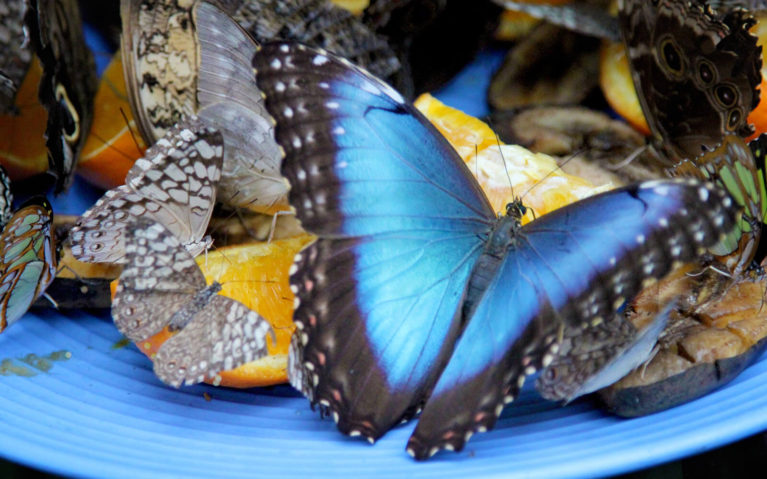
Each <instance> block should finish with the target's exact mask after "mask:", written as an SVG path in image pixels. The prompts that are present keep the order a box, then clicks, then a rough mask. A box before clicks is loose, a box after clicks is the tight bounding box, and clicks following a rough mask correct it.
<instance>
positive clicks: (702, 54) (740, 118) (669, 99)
mask: <svg viewBox="0 0 767 479" xmlns="http://www.w3.org/2000/svg"><path fill="white" fill-rule="evenodd" d="M619 8H620V12H619V19H620V25H621V30H622V33H623V38H624V41H625V43H626V46H627V49H628V56H629V59H630V64H631V73H632V77H633V79H634V86H635V87H636V90H637V95H638V96H639V102H640V104H641V106H642V111H643V112H644V114H645V118H646V119H647V123H648V125H649V127H650V130H651V132H652V143H653V145H654V146H655V148H656V150H657V152H658V153H659V154H660V155H662V156H663V157H664V158H665V159H666V160H668V162H669V163H674V162H676V161H678V160H681V159H684V158H694V157H696V156H698V155H700V154H701V153H703V152H704V151H706V150H711V149H713V148H714V147H716V146H717V145H718V144H720V143H721V142H722V139H723V137H724V136H725V135H727V134H736V135H739V136H748V135H750V134H751V133H753V131H754V130H753V127H752V126H750V125H749V124H748V121H747V117H748V114H749V112H751V110H753V109H754V108H755V107H756V105H757V104H758V103H759V91H758V90H756V87H757V85H759V83H760V82H761V74H760V68H761V65H762V60H761V50H762V49H761V47H759V46H757V45H756V37H755V36H754V35H752V34H750V33H749V32H748V29H749V28H750V27H751V26H753V25H754V23H755V21H754V19H753V18H752V17H750V16H748V15H747V14H746V13H745V12H744V11H743V10H740V9H733V10H731V11H729V12H727V13H724V14H721V13H718V12H716V11H714V10H712V9H711V8H710V7H708V6H706V5H705V4H703V3H701V2H699V1H670V0H656V1H646V0H622V1H620V2H619Z"/></svg>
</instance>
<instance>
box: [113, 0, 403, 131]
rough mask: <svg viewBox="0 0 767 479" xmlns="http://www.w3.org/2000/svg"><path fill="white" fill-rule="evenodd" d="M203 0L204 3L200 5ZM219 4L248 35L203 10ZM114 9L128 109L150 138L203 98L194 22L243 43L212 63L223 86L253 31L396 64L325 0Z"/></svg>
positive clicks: (162, 0)
mask: <svg viewBox="0 0 767 479" xmlns="http://www.w3.org/2000/svg"><path fill="white" fill-rule="evenodd" d="M205 4H207V6H203V5H205ZM218 7H221V8H222V9H223V10H224V11H225V14H228V15H231V16H232V17H234V20H235V21H236V22H238V23H239V24H240V25H242V27H243V28H244V31H246V32H247V34H248V35H252V38H250V37H248V38H247V40H243V39H241V36H242V33H243V32H241V31H235V30H234V29H232V28H231V27H230V26H229V25H225V24H221V25H220V26H219V24H218V23H217V21H218V20H217V19H215V18H206V15H208V14H215V15H216V16H217V17H219V16H220V14H218V13H215V11H214V10H213V9H214V8H215V9H216V10H219V8H218ZM200 8H203V10H204V13H203V14H202V15H199V14H198V12H197V10H198V9H200ZM120 10H121V15H120V16H121V18H122V26H123V35H122V42H121V43H122V55H123V56H122V58H123V62H124V65H125V71H126V83H127V88H128V95H129V99H130V103H131V110H132V111H133V115H134V117H135V118H137V119H138V124H139V130H140V132H141V135H142V136H143V137H144V139H145V140H146V141H147V142H149V143H150V144H151V143H153V142H154V141H155V140H156V139H157V138H159V137H161V136H162V135H163V134H164V133H165V131H166V130H167V129H168V128H170V127H171V126H173V125H174V124H176V123H177V122H178V121H180V120H181V119H183V118H185V117H187V116H188V115H192V114H197V113H198V111H199V109H200V108H202V107H204V106H205V102H204V99H202V98H198V95H200V93H199V92H198V90H197V88H198V83H202V82H203V81H204V80H202V79H200V78H199V74H200V73H201V72H199V69H200V68H201V67H202V65H201V61H203V62H204V61H205V60H204V58H203V57H202V56H203V55H204V53H203V52H201V48H202V45H201V44H200V41H199V40H198V30H199V28H200V22H207V23H208V24H209V25H210V26H209V27H206V28H208V29H211V28H221V29H222V30H223V32H222V33H223V34H224V35H227V34H231V35H233V37H232V38H231V39H229V42H235V43H237V44H238V45H239V46H240V47H242V48H243V50H229V51H227V52H226V53H227V54H234V56H233V57H232V58H230V57H229V56H225V57H224V58H223V59H221V60H218V61H217V63H216V66H224V68H225V69H224V70H223V71H220V72H217V73H218V74H219V75H220V77H219V81H222V82H224V84H225V85H227V86H235V87H236V86H237V85H236V84H235V82H236V78H235V79H229V78H226V76H225V72H228V71H229V70H230V67H229V66H227V65H225V62H226V60H229V61H232V60H233V61H232V64H233V65H232V66H234V67H235V69H236V67H237V65H236V63H237V61H238V55H239V56H242V55H245V54H248V53H251V54H252V52H250V50H252V49H253V47H252V46H250V45H248V44H247V43H248V41H250V42H252V41H253V39H256V40H257V41H266V40H273V39H280V38H281V39H294V40H300V41H304V42H308V43H314V44H317V45H318V46H324V47H327V48H329V49H330V50H331V51H335V52H337V53H338V54H340V55H343V56H346V57H347V58H350V59H352V60H353V61H355V62H357V63H361V64H364V65H366V66H368V67H370V68H372V69H373V70H374V71H376V72H377V73H378V74H381V75H384V76H388V75H390V74H392V73H394V72H396V71H397V70H398V69H399V63H398V60H397V58H396V56H395V55H394V52H392V51H391V49H390V48H389V47H388V45H387V44H386V41H385V39H383V38H382V37H379V36H377V35H376V34H375V33H373V32H372V31H370V30H369V29H368V28H367V27H365V26H364V25H363V24H362V23H361V22H360V21H359V19H357V17H355V16H354V15H352V14H351V13H349V12H348V11H346V10H344V9H342V8H340V7H338V6H336V5H334V4H332V3H331V2H330V1H328V0H300V1H296V0H291V1H285V0H222V1H216V2H205V1H202V0H194V1H190V2H177V1H175V0H121V4H120ZM210 38H212V39H215V37H210ZM224 38H225V37H224ZM229 42H227V43H229ZM227 46H229V45H227ZM222 47H223V45H222ZM222 49H223V48H222ZM248 58H250V56H248ZM246 65H247V63H246Z"/></svg>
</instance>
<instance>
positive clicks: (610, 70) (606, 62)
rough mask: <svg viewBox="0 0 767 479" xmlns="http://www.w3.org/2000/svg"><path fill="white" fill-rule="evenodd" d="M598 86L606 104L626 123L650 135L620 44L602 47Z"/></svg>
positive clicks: (626, 59)
mask: <svg viewBox="0 0 767 479" xmlns="http://www.w3.org/2000/svg"><path fill="white" fill-rule="evenodd" d="M599 85H600V86H601V87H602V93H604V95H605V98H606V99H607V103H609V104H610V106H611V107H612V108H613V110H615V112H616V113H618V114H619V115H620V116H622V117H623V118H624V119H625V120H626V121H628V122H629V123H630V124H631V126H633V127H634V128H636V129H637V130H639V131H640V132H642V134H644V135H649V134H650V127H648V126H647V121H646V120H645V118H644V113H642V107H641V105H640V104H639V97H637V92H636V89H635V88H634V80H632V79H631V70H630V69H629V59H628V56H626V49H625V48H624V46H623V44H622V43H605V44H604V45H603V46H602V52H601V56H600V69H599Z"/></svg>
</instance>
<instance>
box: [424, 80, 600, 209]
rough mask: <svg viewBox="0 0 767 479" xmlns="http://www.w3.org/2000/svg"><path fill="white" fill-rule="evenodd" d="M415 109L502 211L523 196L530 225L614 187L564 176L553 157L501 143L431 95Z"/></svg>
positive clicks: (486, 128) (484, 127)
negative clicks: (444, 138) (465, 165)
mask: <svg viewBox="0 0 767 479" xmlns="http://www.w3.org/2000/svg"><path fill="white" fill-rule="evenodd" d="M415 106H416V108H418V109H419V110H420V111H421V113H423V114H424V115H425V116H426V118H428V119H429V121H431V122H432V123H433V124H434V125H435V126H436V127H437V129H438V130H439V131H440V132H441V133H442V134H443V135H445V137H446V138H447V139H448V141H449V142H450V144H451V145H453V148H455V149H456V151H457V152H458V154H459V155H460V156H461V158H463V160H464V161H465V162H466V164H467V166H468V167H469V170H471V172H472V173H473V174H474V176H475V177H476V178H477V181H479V184H480V185H481V186H482V189H483V190H484V191H485V194H486V195H487V196H488V199H489V200H490V204H491V205H492V206H493V209H494V210H495V211H497V212H499V213H505V210H506V205H507V204H508V203H510V202H512V201H513V200H514V198H515V196H522V200H523V201H524V203H525V205H526V206H528V207H529V208H530V210H529V211H528V213H527V215H526V216H525V222H527V221H530V220H532V219H533V218H534V217H535V216H541V215H543V214H546V213H548V212H549V211H553V210H555V209H557V208H561V207H562V206H564V205H566V204H568V203H572V202H573V201H576V200H579V199H582V198H585V197H587V196H590V195H593V194H596V193H600V192H602V191H606V190H608V189H610V188H611V187H612V185H611V184H609V183H608V184H605V185H602V186H594V185H593V184H592V183H590V182H589V181H587V180H584V179H582V178H579V177H577V176H572V175H568V174H566V173H563V172H562V170H561V169H560V168H559V166H558V165H557V162H556V160H554V158H552V157H550V156H548V155H544V154H536V153H532V152H531V151H529V150H527V149H525V148H522V147H521V146H515V145H504V144H501V143H500V141H499V140H498V139H497V138H496V136H495V133H493V131H492V130H491V129H490V127H489V126H487V124H485V123H484V122H482V121H480V120H478V119H476V118H474V117H472V116H469V115H467V114H465V113H463V112H462V111H460V110H456V109H455V108H451V107H449V106H447V105H445V104H444V103H442V102H440V101H439V100H437V99H436V98H434V97H432V96H431V95H428V94H424V95H421V96H420V97H419V98H418V99H417V100H416V102H415ZM475 145H476V146H475Z"/></svg>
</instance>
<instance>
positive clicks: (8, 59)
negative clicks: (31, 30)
mask: <svg viewBox="0 0 767 479" xmlns="http://www.w3.org/2000/svg"><path fill="white" fill-rule="evenodd" d="M24 2H25V0H6V1H5V2H3V4H2V5H0V31H1V32H3V36H2V38H1V39H0V42H2V43H0V113H2V114H14V113H17V112H18V108H17V107H16V92H17V90H18V89H19V86H21V82H22V81H23V80H24V77H25V76H26V74H27V70H28V69H29V65H30V61H31V60H32V50H31V49H30V47H29V44H28V43H27V42H25V41H24V29H23V27H24V13H25V9H26V6H25V3H24Z"/></svg>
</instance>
